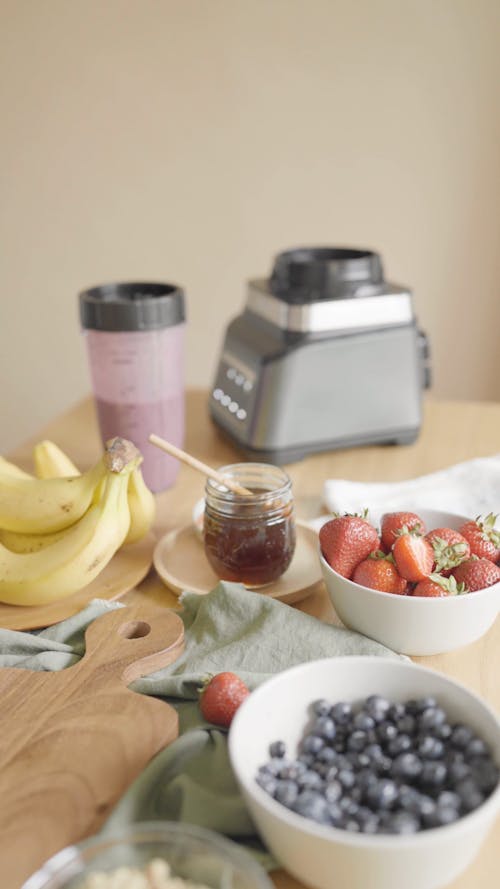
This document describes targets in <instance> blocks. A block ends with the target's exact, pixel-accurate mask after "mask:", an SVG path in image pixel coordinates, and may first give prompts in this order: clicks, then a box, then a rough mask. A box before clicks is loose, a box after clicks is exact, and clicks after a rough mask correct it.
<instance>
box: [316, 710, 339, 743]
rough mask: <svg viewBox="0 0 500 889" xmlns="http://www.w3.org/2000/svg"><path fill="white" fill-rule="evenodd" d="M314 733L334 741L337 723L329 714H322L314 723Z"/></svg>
mask: <svg viewBox="0 0 500 889" xmlns="http://www.w3.org/2000/svg"><path fill="white" fill-rule="evenodd" d="M313 734H314V735H317V736H318V737H320V738H324V739H325V740H326V741H333V739H334V737H335V734H336V731H335V723H334V721H333V719H330V717H329V716H320V717H318V719H317V720H316V722H315V723H314V725H313Z"/></svg>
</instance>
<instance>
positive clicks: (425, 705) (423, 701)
mask: <svg viewBox="0 0 500 889" xmlns="http://www.w3.org/2000/svg"><path fill="white" fill-rule="evenodd" d="M414 704H415V712H416V713H423V712H424V710H433V709H435V708H436V707H437V706H438V702H437V701H436V698H431V697H426V698H419V699H418V700H417V701H415V702H414Z"/></svg>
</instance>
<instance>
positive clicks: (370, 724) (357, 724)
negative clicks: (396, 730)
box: [352, 710, 375, 732]
mask: <svg viewBox="0 0 500 889" xmlns="http://www.w3.org/2000/svg"><path fill="white" fill-rule="evenodd" d="M352 724H353V727H354V728H355V729H361V731H363V732H369V731H370V730H371V729H374V728H375V720H374V719H373V717H372V716H370V714H369V713H366V711H365V710H360V711H359V713H356V716H355V717H354V719H353V721H352Z"/></svg>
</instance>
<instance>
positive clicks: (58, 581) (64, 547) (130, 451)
mask: <svg viewBox="0 0 500 889" xmlns="http://www.w3.org/2000/svg"><path fill="white" fill-rule="evenodd" d="M139 461H140V454H139V452H138V450H137V448H135V447H134V446H133V445H132V444H131V443H130V442H127V441H125V440H124V439H113V440H112V441H111V442H108V443H107V445H106V452H105V454H104V459H103V465H104V466H105V471H106V480H105V485H104V491H103V494H102V497H101V498H100V500H99V501H98V502H97V503H94V504H93V505H92V506H91V507H90V509H88V511H87V512H86V513H85V515H84V516H83V517H82V518H81V519H80V520H79V521H77V522H75V524H73V525H72V526H71V527H69V528H67V529H66V530H65V532H64V533H62V534H60V535H57V538H58V539H57V540H56V541H55V542H54V543H52V544H51V545H50V546H47V547H46V548H45V549H43V550H40V551H38V552H31V553H23V554H21V553H14V552H11V551H10V550H9V549H7V548H6V547H5V546H2V545H1V544H0V601H1V602H6V603H8V604H11V605H44V604H47V603H48V602H52V601H55V600H56V599H62V598H64V597H66V596H70V595H72V594H73V593H75V592H77V590H79V589H82V587H84V586H87V585H88V584H89V583H91V582H92V580H94V578H95V577H96V576H97V575H98V574H99V573H100V572H101V571H102V570H103V568H104V567H105V566H106V565H107V564H108V562H109V561H110V559H111V558H112V557H113V555H114V554H115V552H116V551H117V549H118V548H119V547H120V546H121V544H122V543H123V541H124V539H125V537H126V535H127V533H128V529H129V525H130V511H129V508H128V498H127V488H128V483H129V476H130V473H131V472H133V470H134V469H135V468H136V467H137V465H138V463H139Z"/></svg>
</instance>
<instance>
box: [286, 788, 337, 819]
mask: <svg viewBox="0 0 500 889" xmlns="http://www.w3.org/2000/svg"><path fill="white" fill-rule="evenodd" d="M293 811H294V812H297V814H298V815H303V817H304V818H311V819H312V820H313V821H317V822H318V823H319V824H328V823H329V822H330V816H329V812H328V804H327V802H326V800H325V799H324V798H323V797H322V796H321V794H320V793H317V792H315V791H314V790H304V791H303V792H302V793H299V795H298V797H297V799H296V800H295V803H294V805H293Z"/></svg>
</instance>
